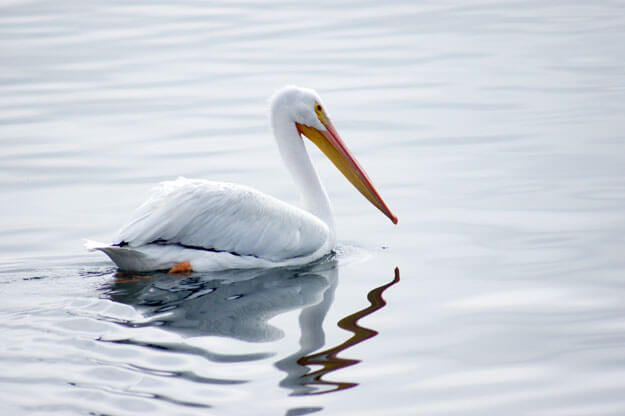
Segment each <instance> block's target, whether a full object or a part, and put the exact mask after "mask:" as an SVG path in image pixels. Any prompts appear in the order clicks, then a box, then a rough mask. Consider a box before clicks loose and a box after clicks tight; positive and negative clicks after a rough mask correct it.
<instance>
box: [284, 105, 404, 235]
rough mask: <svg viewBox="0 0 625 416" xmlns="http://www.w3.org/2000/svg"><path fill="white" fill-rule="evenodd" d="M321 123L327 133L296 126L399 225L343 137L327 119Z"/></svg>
mask: <svg viewBox="0 0 625 416" xmlns="http://www.w3.org/2000/svg"><path fill="white" fill-rule="evenodd" d="M321 122H322V123H323V125H324V126H325V128H326V130H325V131H322V130H319V129H316V128H314V127H310V126H306V125H304V124H299V123H295V124H296V126H297V131H298V132H299V133H300V135H301V134H303V135H304V136H306V137H308V138H309V139H310V141H312V142H313V143H314V144H315V145H317V147H318V148H319V149H320V150H321V151H322V152H323V153H324V154H325V155H326V156H327V157H328V159H330V160H331V161H332V163H334V165H335V166H336V167H337V168H338V169H339V170H340V171H341V173H343V175H344V176H345V177H346V178H347V180H349V181H350V182H351V183H352V185H354V187H355V188H356V189H358V191H359V192H360V193H361V194H362V195H363V196H364V197H365V198H367V199H368V200H369V202H371V203H372V204H373V205H375V207H376V208H377V209H379V210H380V211H382V213H384V215H386V216H387V217H388V218H390V220H391V221H393V224H397V217H396V216H395V214H393V213H392V212H391V210H390V209H388V207H387V206H386V204H385V203H384V201H383V200H382V197H381V196H380V194H379V193H378V191H377V190H376V189H375V187H374V186H373V183H371V179H369V176H367V173H366V172H365V170H364V169H363V168H362V167H361V166H360V164H359V163H358V161H357V160H356V158H355V157H354V156H353V155H352V153H351V152H350V151H349V149H348V148H347V146H345V143H343V140H341V136H339V133H338V132H337V131H336V129H335V128H334V125H333V124H332V122H331V121H330V120H329V119H327V118H325V117H324V119H323V120H321Z"/></svg>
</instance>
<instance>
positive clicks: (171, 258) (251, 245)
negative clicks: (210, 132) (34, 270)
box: [86, 86, 397, 273]
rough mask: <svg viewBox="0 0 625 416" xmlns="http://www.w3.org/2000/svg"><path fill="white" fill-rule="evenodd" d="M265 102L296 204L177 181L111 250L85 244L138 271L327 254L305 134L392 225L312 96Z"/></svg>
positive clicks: (330, 227)
mask: <svg viewBox="0 0 625 416" xmlns="http://www.w3.org/2000/svg"><path fill="white" fill-rule="evenodd" d="M270 103H271V104H270V118H271V126H272V129H273V134H274V137H275V139H276V142H277V144H278V148H279V150H280V155H281V157H282V160H283V162H284V164H285V165H286V167H287V169H288V171H289V173H290V174H291V176H292V177H293V180H294V182H295V184H296V186H297V188H298V189H299V193H300V197H301V201H302V205H303V208H299V207H296V206H293V205H290V204H287V203H285V202H283V201H280V200H278V199H276V198H274V197H271V196H269V195H266V194H263V193H261V192H259V191H257V190H255V189H252V188H249V187H247V186H243V185H237V184H231V183H222V182H211V181H207V180H201V179H186V178H182V177H181V178H178V179H176V180H173V181H167V182H162V183H160V184H159V185H157V187H156V188H155V189H154V190H153V192H152V194H151V196H150V197H149V198H148V200H147V201H146V202H144V203H143V204H142V205H141V206H139V208H137V210H136V211H135V212H134V213H133V215H132V216H131V218H130V220H129V221H128V223H127V224H126V225H124V226H123V227H122V228H121V229H120V230H119V232H118V234H117V237H116V238H115V240H114V243H113V244H103V243H98V242H93V241H87V242H86V247H87V248H88V249H90V250H99V251H102V252H104V253H105V254H106V255H108V256H109V257H110V258H111V260H112V261H113V262H114V263H115V264H116V265H117V266H118V267H119V268H120V269H122V270H130V271H138V272H141V271H153V270H169V271H170V272H171V273H176V272H187V271H214V270H224V269H236V268H256V267H275V266H294V265H303V264H307V263H310V262H312V261H314V260H317V259H319V258H321V257H323V256H325V255H326V254H328V253H330V252H331V251H332V250H333V249H334V247H335V244H336V233H335V227H334V217H333V214H332V208H331V205H330V200H329V199H328V194H327V193H326V191H325V189H324V187H323V185H322V184H321V182H320V180H319V176H318V174H317V171H316V170H315V168H314V167H313V165H312V163H311V161H310V157H309V155H308V152H307V151H306V147H305V144H304V137H305V138H308V139H309V140H310V141H311V142H313V143H314V144H315V145H316V146H317V147H318V148H319V149H320V150H321V151H322V152H323V153H324V154H325V155H326V156H327V157H328V158H329V159H330V160H331V161H332V162H333V163H334V165H335V166H336V167H337V168H338V169H339V171H341V173H343V175H344V176H345V177H346V178H347V179H348V180H349V181H350V182H351V183H352V185H353V186H354V187H355V188H356V189H357V190H358V191H359V192H360V193H361V194H362V195H363V196H364V197H365V198H366V199H367V200H369V201H370V202H371V203H372V204H373V205H374V206H375V207H376V208H377V209H379V210H380V211H381V212H382V213H384V215H386V216H387V217H388V218H389V219H390V220H391V221H392V222H393V223H394V224H397V217H396V216H395V215H394V214H393V213H392V212H391V211H390V210H389V208H388V207H387V206H386V204H385V203H384V201H383V200H382V197H380V194H379V193H378V192H377V191H376V189H375V188H374V186H373V184H372V183H371V180H370V179H369V177H368V176H367V174H366V173H365V171H364V169H363V168H362V167H361V166H360V164H359V163H358V161H357V160H356V159H355V158H354V156H353V155H352V154H351V152H350V151H349V150H348V149H347V147H346V146H345V143H343V140H341V137H340V136H339V134H338V132H337V131H336V128H335V127H334V125H333V124H332V122H331V121H330V117H329V116H328V114H327V112H326V111H325V108H324V106H323V103H322V101H321V98H320V97H319V95H318V94H317V93H316V92H315V91H313V90H311V89H307V88H300V87H295V86H287V87H284V88H282V89H280V90H279V91H277V92H276V93H275V94H274V95H273V97H272V98H271V100H270Z"/></svg>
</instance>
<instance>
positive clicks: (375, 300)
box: [276, 267, 400, 395]
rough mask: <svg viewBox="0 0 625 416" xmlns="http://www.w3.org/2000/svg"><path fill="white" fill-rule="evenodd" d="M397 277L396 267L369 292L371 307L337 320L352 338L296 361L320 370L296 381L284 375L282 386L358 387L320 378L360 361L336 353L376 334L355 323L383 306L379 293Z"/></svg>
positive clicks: (284, 366)
mask: <svg viewBox="0 0 625 416" xmlns="http://www.w3.org/2000/svg"><path fill="white" fill-rule="evenodd" d="M399 280H400V278H399V268H397V267H396V268H395V276H394V278H393V280H392V281H391V282H389V283H387V284H385V285H382V286H380V287H377V288H375V289H373V290H371V291H370V292H369V293H368V295H367V299H368V300H369V302H370V303H371V305H370V306H368V307H366V308H365V309H362V310H360V311H358V312H355V313H353V314H351V315H348V316H346V317H345V318H343V319H341V320H340V321H339V322H338V326H339V327H340V328H343V329H345V330H347V331H350V332H353V333H354V335H353V336H352V337H351V338H349V339H348V340H347V341H345V342H343V343H341V344H339V345H337V346H336V347H333V348H329V349H326V350H323V351H321V352H318V353H316V354H308V355H304V356H302V357H300V358H299V359H298V360H297V361H296V362H297V364H299V365H300V366H302V367H305V368H307V369H309V366H311V365H316V366H321V368H320V369H319V370H316V371H309V372H307V373H305V374H303V375H300V376H299V377H298V379H297V380H292V379H291V380H289V379H290V378H291V377H287V379H286V380H284V381H283V383H281V385H285V386H289V387H291V388H293V389H294V392H293V395H301V394H307V395H319V394H326V393H331V392H336V391H340V390H345V389H349V388H352V387H355V386H357V385H358V383H352V382H334V381H327V380H324V379H323V377H324V376H325V375H327V374H329V373H331V372H333V371H336V370H340V369H342V368H346V367H349V366H352V365H354V364H357V363H359V362H360V360H356V359H348V358H340V357H338V354H339V353H340V352H342V351H344V350H346V349H348V348H350V347H352V346H354V345H356V344H359V343H361V342H363V341H366V340H367V339H369V338H372V337H374V336H376V335H377V334H378V332H377V331H375V330H373V329H369V328H364V327H362V326H360V325H358V321H359V320H360V319H361V318H363V317H365V316H368V315H370V314H372V313H373V312H376V311H378V310H380V309H382V308H383V307H384V306H385V305H386V301H385V300H384V299H383V298H382V294H383V293H384V291H385V290H386V289H388V288H389V287H391V286H393V285H395V284H396V283H398V282H399ZM289 358H290V357H289ZM287 360H288V358H287ZM276 365H277V366H278V368H282V369H287V366H286V365H285V363H277V364H276ZM295 383H296V384H299V387H304V389H303V390H300V391H298V389H296V388H295V387H296V386H295V385H294V384H295ZM309 386H334V388H333V389H331V390H323V391H312V390H310V388H306V387H309Z"/></svg>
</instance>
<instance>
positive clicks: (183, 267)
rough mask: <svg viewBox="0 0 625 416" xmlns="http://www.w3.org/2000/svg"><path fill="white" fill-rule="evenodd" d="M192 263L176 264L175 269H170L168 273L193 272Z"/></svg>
mask: <svg viewBox="0 0 625 416" xmlns="http://www.w3.org/2000/svg"><path fill="white" fill-rule="evenodd" d="M192 271H193V269H192V268H191V263H189V262H188V261H183V262H182V263H178V264H176V265H175V266H174V267H172V268H171V269H169V272H168V273H187V272H192Z"/></svg>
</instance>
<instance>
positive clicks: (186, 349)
mask: <svg viewBox="0 0 625 416" xmlns="http://www.w3.org/2000/svg"><path fill="white" fill-rule="evenodd" d="M96 340H97V341H100V342H110V343H111V344H123V345H135V346H139V347H147V348H152V349H155V350H160V351H167V352H174V353H179V354H192V355H197V356H200V357H202V358H205V359H207V360H209V361H213V362H221V363H229V362H243V361H257V360H262V359H265V358H268V357H271V356H272V355H273V353H256V354H239V355H225V354H217V353H212V352H209V351H207V350H204V349H202V348H197V347H192V346H190V345H185V344H175V343H165V342H162V343H158V344H156V343H153V342H142V341H137V340H133V339H114V340H106V339H102V338H97V339H96Z"/></svg>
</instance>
